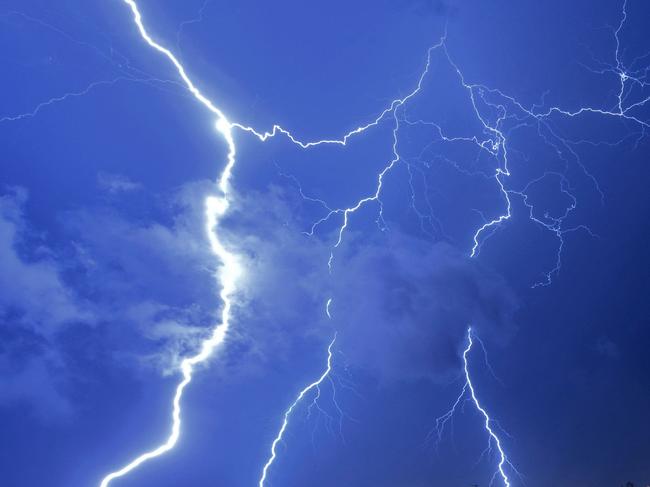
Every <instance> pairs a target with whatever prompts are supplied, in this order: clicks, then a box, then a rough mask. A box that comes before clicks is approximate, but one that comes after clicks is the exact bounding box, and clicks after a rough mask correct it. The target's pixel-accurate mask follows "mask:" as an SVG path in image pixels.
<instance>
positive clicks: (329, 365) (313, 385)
mask: <svg viewBox="0 0 650 487" xmlns="http://www.w3.org/2000/svg"><path fill="white" fill-rule="evenodd" d="M335 342H336V333H335V334H334V338H333V339H332V341H331V342H330V344H329V346H328V347H327V367H326V368H325V370H324V371H323V373H322V374H321V375H320V377H319V378H318V379H317V380H315V381H314V382H312V383H311V384H309V385H308V386H306V387H305V388H304V389H303V390H301V391H300V393H299V394H298V396H297V397H296V399H295V401H293V402H292V403H291V405H290V406H289V408H288V409H287V410H286V411H285V412H284V416H283V419H282V426H281V427H280V430H279V431H278V434H277V436H276V437H275V439H274V440H273V443H271V456H270V457H269V459H268V460H267V461H266V463H265V464H264V467H263V468H262V475H261V477H260V480H259V482H258V486H259V487H264V482H266V478H267V476H268V471H269V468H271V466H272V465H273V462H275V459H276V458H277V447H278V444H279V443H280V442H281V441H282V437H283V436H284V432H285V431H286V430H287V427H288V426H289V418H290V417H291V414H292V413H293V411H294V409H296V407H297V406H298V405H299V404H300V402H301V401H302V400H303V398H304V397H305V396H306V395H307V394H309V392H311V391H313V390H316V391H317V394H318V395H320V385H321V384H322V383H323V381H324V380H325V379H327V378H328V377H329V375H330V372H331V371H332V347H333V346H334V343H335ZM317 398H318V397H316V398H314V401H316V400H317Z"/></svg>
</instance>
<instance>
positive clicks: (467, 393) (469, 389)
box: [436, 327, 516, 487]
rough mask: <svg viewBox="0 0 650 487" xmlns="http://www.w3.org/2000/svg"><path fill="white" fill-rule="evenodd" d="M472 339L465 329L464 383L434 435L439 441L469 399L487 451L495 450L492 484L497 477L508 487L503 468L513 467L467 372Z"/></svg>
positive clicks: (439, 419)
mask: <svg viewBox="0 0 650 487" xmlns="http://www.w3.org/2000/svg"><path fill="white" fill-rule="evenodd" d="M474 338H475V337H474V336H473V335H472V328H471V327H470V328H468V329H467V346H466V347H465V350H463V372H464V376H465V383H464V384H463V389H462V391H461V393H460V394H459V395H458V397H457V398H456V401H455V402H454V404H453V405H452V407H451V409H450V410H449V411H447V412H446V413H445V414H444V415H442V416H440V417H439V418H438V419H437V420H436V433H437V435H438V440H440V439H441V436H442V433H443V432H444V429H445V426H446V424H447V423H448V422H449V421H450V420H451V419H452V418H453V416H454V414H455V413H456V410H457V409H458V407H459V406H460V405H461V404H462V403H463V401H465V400H467V399H468V397H469V400H470V401H471V402H472V403H473V404H474V407H475V408H476V410H477V411H478V412H479V413H480V414H481V416H482V417H483V421H484V423H483V424H484V427H485V431H486V432H487V434H488V448H487V451H491V448H492V445H493V444H494V446H495V447H496V450H497V454H498V458H499V462H498V464H497V470H496V472H494V475H493V477H492V482H493V481H494V479H495V478H496V477H497V476H498V477H500V478H501V480H502V481H503V485H504V486H505V487H510V478H509V477H508V474H507V473H506V471H505V467H506V465H508V466H509V467H511V468H512V469H513V470H515V469H514V467H512V464H511V463H510V461H509V460H508V457H507V456H506V454H505V452H504V450H503V445H502V443H501V439H500V438H499V436H498V435H497V434H496V432H495V431H494V420H492V419H491V418H490V415H489V414H488V412H487V411H486V410H485V408H484V407H483V406H482V405H481V403H480V401H479V399H478V397H477V395H476V389H475V388H474V384H473V383H472V378H471V375H470V372H469V360H468V355H469V353H470V352H471V350H472V346H473V344H474ZM515 472H516V470H515ZM492 482H491V483H490V485H492Z"/></svg>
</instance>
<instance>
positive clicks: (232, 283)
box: [100, 0, 241, 487]
mask: <svg viewBox="0 0 650 487" xmlns="http://www.w3.org/2000/svg"><path fill="white" fill-rule="evenodd" d="M123 1H124V3H126V4H127V5H128V6H129V7H130V8H131V11H132V13H133V19H134V21H135V23H136V25H137V27H138V30H139V31H140V35H141V36H142V38H143V39H144V40H145V41H146V42H147V44H149V46H151V47H152V48H154V49H155V50H157V51H159V52H160V53H162V54H164V55H165V56H166V57H167V58H168V59H169V60H170V61H171V62H172V64H173V65H174V66H175V67H176V70H177V71H178V74H179V75H180V77H181V78H182V80H183V82H184V83H185V85H186V86H187V89H188V90H189V91H190V93H191V94H192V95H193V96H194V98H196V99H197V100H198V101H199V102H201V104H203V105H204V106H205V107H206V108H208V109H209V110H210V111H211V112H212V113H214V114H215V115H216V117H217V120H216V128H217V130H218V132H219V133H220V134H221V135H222V137H223V138H224V140H225V142H226V144H227V146H228V155H227V163H226V166H225V168H224V170H223V171H222V173H221V175H220V177H219V179H218V183H217V184H218V188H219V190H220V192H221V196H219V197H209V198H207V199H206V202H205V230H206V232H207V234H208V236H209V240H210V246H211V248H212V251H213V252H214V254H215V255H216V256H217V258H218V259H219V260H220V261H221V263H222V266H221V268H220V271H219V274H218V276H219V282H220V284H221V292H220V297H221V300H222V302H223V308H222V310H221V323H220V324H218V325H217V326H215V328H214V329H213V331H212V335H211V336H210V337H209V338H208V339H206V340H204V341H203V343H202V344H201V349H200V351H199V352H198V353H197V354H196V355H193V356H191V357H188V358H185V359H183V361H182V362H181V367H180V369H181V372H182V375H183V379H182V380H181V382H180V383H179V384H178V386H177V387H176V393H175V395H174V399H173V403H172V405H173V411H172V430H171V433H170V435H169V437H168V438H167V440H166V441H165V442H164V443H163V444H162V445H160V446H158V447H157V448H155V449H153V450H151V451H148V452H146V453H143V454H142V455H140V456H139V457H137V458H136V459H134V460H133V461H131V462H130V463H128V464H127V465H125V466H124V467H122V468H121V469H119V470H117V471H115V472H112V473H110V474H108V475H107V476H106V477H104V478H103V479H102V481H101V484H100V487H108V485H109V484H110V483H111V481H112V480H113V479H116V478H118V477H122V476H124V475H126V474H127V473H129V472H131V471H132V470H133V469H135V468H137V467H138V466H139V465H141V464H142V463H144V462H146V461H147V460H151V459H152V458H155V457H158V456H160V455H162V454H163V453H165V452H167V451H169V450H171V449H172V448H173V447H174V445H176V443H177V441H178V438H179V436H180V432H181V399H182V397H183V392H184V391H185V388H186V387H187V385H188V384H189V383H190V382H191V381H192V374H193V372H194V367H195V366H196V365H197V364H200V363H202V362H204V361H206V360H207V359H208V358H209V357H210V355H212V352H213V351H214V350H215V349H216V348H217V347H218V346H219V345H220V344H222V343H223V342H224V340H225V338H226V334H227V333H228V329H229V327H230V315H231V308H232V300H231V296H232V295H233V293H234V292H235V290H236V288H237V280H238V277H239V275H240V273H241V269H240V265H239V263H238V260H237V256H236V255H234V254H232V253H230V252H229V251H228V250H226V248H225V247H224V246H223V244H222V242H221V241H220V240H219V238H218V237H217V233H216V230H217V229H218V226H219V222H220V220H221V217H222V216H223V215H224V213H225V212H226V210H227V209H228V206H229V203H230V201H229V189H230V184H229V183H230V176H231V174H232V168H233V166H234V165H235V155H236V148H235V142H234V139H233V136H232V125H231V124H230V122H228V119H227V118H226V116H225V115H224V113H223V112H222V111H221V110H219V108H217V107H216V106H214V105H213V104H212V102H211V101H210V100H208V99H207V98H206V97H205V96H204V95H203V94H202V93H201V92H200V91H199V90H198V88H196V86H194V84H193V83H192V81H191V80H190V78H189V77H188V76H187V74H186V72H185V69H184V68H183V66H182V65H181V64H180V62H179V61H178V60H177V59H176V57H175V56H174V55H173V54H172V53H171V51H169V50H168V49H166V48H165V47H163V46H161V45H160V44H158V43H156V42H155V41H154V40H153V39H152V38H151V37H150V36H149V34H148V33H147V31H146V29H145V28H144V25H143V24H142V17H141V15H140V11H139V10H138V6H137V4H136V3H135V2H134V1H133V0H123Z"/></svg>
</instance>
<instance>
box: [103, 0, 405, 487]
mask: <svg viewBox="0 0 650 487" xmlns="http://www.w3.org/2000/svg"><path fill="white" fill-rule="evenodd" d="M123 2H124V3H125V4H126V5H127V6H128V7H129V8H130V9H131V13H132V14H133V20H134V22H135V24H136V26H137V29H138V31H139V33H140V36H141V37H142V39H143V40H144V41H145V42H146V43H147V44H148V45H149V46H150V47H151V48H153V49H155V50H156V51H158V52H159V53H161V54H163V55H164V56H165V57H166V58H167V59H168V60H169V61H170V62H171V63H172V64H173V65H174V67H175V68H176V71H177V73H178V75H179V76H180V78H181V79H182V81H183V83H184V84H185V87H186V88H187V90H188V91H189V92H190V93H191V94H192V96H193V97H194V98H195V99H196V100H197V101H199V102H200V103H201V104H202V105H203V106H204V107H205V108H207V109H208V110H209V111H210V112H212V113H213V114H214V115H215V116H216V123H215V126H216V129H217V131H218V133H219V134H220V135H221V136H222V137H223V139H224V141H225V143H226V146H227V148H228V152H227V162H226V165H225V167H224V169H223V171H222V172H221V175H220V176H219V178H218V180H217V188H218V190H219V192H220V195H219V196H211V197H208V198H207V199H206V202H205V230H206V232H207V234H208V238H209V241H210V246H211V249H212V251H213V253H214V254H215V256H216V257H217V259H218V260H219V261H220V262H221V268H220V271H219V273H218V278H219V283H220V285H221V291H220V298H221V300H222V303H223V308H222V311H221V322H220V323H219V324H217V325H216V326H215V328H214V329H213V331H212V335H211V336H210V337H209V338H208V339H206V340H204V341H203V342H202V344H201V347H200V351H199V352H198V353H197V354H195V355H193V356H191V357H188V358H185V359H183V360H182V362H181V366H180V369H181V373H182V377H183V378H182V380H181V382H179V384H178V386H177V387H176V392H175V394H174V398H173V401H172V429H171V433H170V435H169V436H168V438H167V440H166V441H165V442H164V443H163V444H162V445H160V446H158V447H156V448H155V449H153V450H150V451H148V452H146V453H143V454H142V455H140V456H138V457H137V458H135V459H134V460H132V461H131V462H129V463H128V464H127V465H125V466H124V467H122V468H120V469H119V470H116V471H114V472H112V473H110V474H108V475H106V476H105V477H104V478H103V479H102V481H101V483H100V487H108V486H109V484H110V483H111V481H112V480H114V479H116V478H119V477H122V476H124V475H126V474H127V473H129V472H131V471H132V470H133V469H135V468H137V467H138V466H139V465H141V464H142V463H144V462H146V461H148V460H151V459H152V458H155V457H158V456H160V455H162V454H164V453H165V452H167V451H169V450H171V449H172V448H173V447H174V446H175V445H176V443H177V441H178V438H179V437H180V431H181V400H182V397H183V392H184V391H185V388H186V387H187V385H188V384H189V383H190V382H191V381H192V375H193V372H194V368H195V366H196V365H198V364H200V363H203V362H205V361H206V360H207V359H208V358H210V356H211V355H212V353H213V352H214V350H215V349H216V348H217V347H218V346H219V345H221V344H223V342H224V340H225V339H226V336H227V333H228V330H229V328H230V323H231V311H232V296H233V294H234V293H235V291H236V290H237V281H238V278H239V276H240V274H241V271H242V270H241V266H240V263H239V261H238V257H237V255H236V254H234V253H231V252H230V251H229V250H227V249H226V248H225V247H224V245H223V243H222V242H221V240H219V237H218V229H219V223H220V220H221V218H222V217H223V215H224V214H225V213H226V211H227V210H228V207H229V205H230V198H231V193H230V179H231V176H232V171H233V168H234V166H235V163H236V153H237V151H236V146H235V141H234V137H233V129H235V128H237V129H240V130H243V131H245V132H248V133H252V134H254V135H255V136H256V137H258V138H259V139H260V140H261V141H265V140H267V139H268V138H269V137H273V136H275V135H276V134H277V133H281V134H283V135H286V136H287V137H288V138H289V139H290V140H291V141H292V142H293V143H294V144H296V145H298V146H300V147H302V148H305V149H306V148H309V147H313V146H317V145H321V144H338V145H346V143H347V140H348V139H349V138H350V137H352V136H354V135H356V134H359V133H362V132H364V131H365V130H367V129H368V128H370V127H372V126H375V125H377V124H378V123H379V122H380V120H381V119H382V118H383V117H384V116H385V115H386V114H387V113H389V111H390V109H392V107H393V106H395V105H396V104H397V103H398V102H400V100H396V101H393V102H392V103H391V107H389V108H387V109H386V110H384V111H383V112H382V113H381V114H380V115H379V117H378V118H377V119H376V120H374V121H373V122H370V123H369V124H367V125H364V126H361V127H358V128H356V129H354V130H352V131H350V132H349V133H347V134H345V135H344V137H343V138H342V139H325V140H320V141H315V142H302V141H300V140H298V139H297V138H295V137H294V136H293V135H292V134H291V133H290V132H289V131H287V130H285V129H283V128H282V127H280V126H279V125H275V126H274V127H273V131H272V132H271V133H260V132H257V131H256V130H254V129H253V128H251V127H247V126H245V125H242V124H240V123H232V122H230V121H229V120H228V118H227V117H226V115H225V113H224V112H222V111H221V109H219V108H218V107H217V106H216V105H215V104H213V102H212V101H210V100H209V99H208V98H206V97H205V96H204V95H203V94H202V93H201V91H200V90H199V89H198V88H197V87H196V86H195V85H194V83H193V82H192V80H191V79H190V78H189V76H188V75H187V72H186V71H185V68H184V67H183V65H182V64H181V63H180V61H179V60H178V59H177V58H176V57H175V56H174V54H173V53H172V52H171V51H170V50H169V49H167V48H166V47H164V46H162V45H161V44H159V43H158V42H156V41H155V40H153V38H152V37H151V36H150V35H149V33H148V31H147V30H146V28H145V27H144V24H143V21H142V15H141V13H140V10H139V8H138V5H137V3H136V2H135V1H134V0H123ZM330 304H331V300H329V301H328V303H327V314H328V316H330V314H329V305H330ZM333 343H334V341H332V342H331V343H330V346H329V347H328V354H329V355H328V368H327V370H326V373H325V374H324V375H323V377H322V378H321V379H320V380H319V381H317V382H315V383H314V384H313V385H311V386H308V388H309V390H310V389H311V388H313V387H318V385H319V384H320V383H321V382H322V380H323V379H324V378H325V377H327V375H328V374H329V371H330V370H331V366H330V361H331V347H332V345H333ZM307 392H308V390H305V391H304V393H303V394H301V395H300V396H299V398H298V400H297V401H296V402H299V401H300V399H302V397H303V396H304V394H306V393H307ZM292 409H293V407H292V408H291V410H292ZM287 421H288V414H285V424H284V425H283V428H282V429H281V433H280V435H279V436H280V437H281V436H282V433H283V432H284V430H285V429H286V422H287ZM278 441H279V439H278V440H277V441H276V442H275V443H274V447H273V455H272V458H271V460H270V461H269V462H268V463H267V465H266V466H265V469H264V475H265V474H266V471H267V470H268V467H269V466H270V465H271V463H272V462H273V459H274V458H275V445H276V444H277V442H278Z"/></svg>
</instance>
